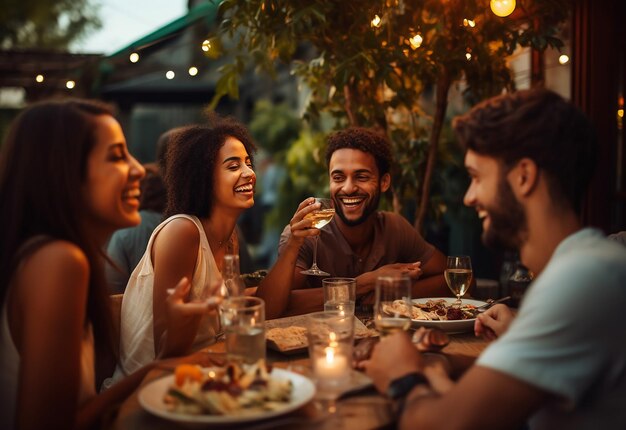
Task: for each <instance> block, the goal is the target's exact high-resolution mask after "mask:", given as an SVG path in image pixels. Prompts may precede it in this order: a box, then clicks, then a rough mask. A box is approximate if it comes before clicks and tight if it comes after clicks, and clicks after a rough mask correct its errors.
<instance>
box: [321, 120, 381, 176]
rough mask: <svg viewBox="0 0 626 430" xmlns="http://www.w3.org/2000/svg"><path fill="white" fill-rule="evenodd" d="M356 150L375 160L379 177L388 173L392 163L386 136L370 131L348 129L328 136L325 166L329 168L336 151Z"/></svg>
mask: <svg viewBox="0 0 626 430" xmlns="http://www.w3.org/2000/svg"><path fill="white" fill-rule="evenodd" d="M344 148H349V149H358V150H360V151H363V152H367V153H368V154H372V156H373V157H374V159H375V160H376V167H378V173H379V174H380V176H382V175H384V174H385V173H389V169H390V168H391V163H392V159H393V157H392V155H391V145H390V144H389V140H388V139H387V136H385V135H383V134H381V133H378V132H376V131H374V130H372V129H368V128H362V127H350V128H347V129H345V130H340V131H336V132H334V133H332V134H331V135H330V136H328V146H327V147H326V165H327V166H330V158H331V157H332V155H333V153H334V152H335V151H337V150H338V149H344Z"/></svg>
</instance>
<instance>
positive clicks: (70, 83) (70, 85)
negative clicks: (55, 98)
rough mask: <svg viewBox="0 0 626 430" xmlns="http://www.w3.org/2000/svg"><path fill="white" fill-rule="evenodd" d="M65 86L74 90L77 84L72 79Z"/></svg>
mask: <svg viewBox="0 0 626 430" xmlns="http://www.w3.org/2000/svg"><path fill="white" fill-rule="evenodd" d="M65 86H66V87H67V89H68V90H72V89H74V87H75V86H76V82H74V81H72V80H71V79H70V80H69V81H67V82H66V83H65Z"/></svg>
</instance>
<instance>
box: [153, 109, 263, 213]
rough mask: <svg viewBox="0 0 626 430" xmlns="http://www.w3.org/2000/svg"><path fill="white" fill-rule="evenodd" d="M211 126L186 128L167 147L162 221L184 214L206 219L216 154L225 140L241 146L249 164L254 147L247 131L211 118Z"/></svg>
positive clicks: (209, 204)
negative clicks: (165, 191) (165, 192)
mask: <svg viewBox="0 0 626 430" xmlns="http://www.w3.org/2000/svg"><path fill="white" fill-rule="evenodd" d="M211 122H212V124H211V125H196V126H190V127H186V128H184V129H183V130H181V131H180V132H177V133H176V134H175V135H174V136H173V137H172V140H171V141H170V143H169V144H168V145H167V154H166V157H165V165H166V168H165V177H164V180H165V187H166V189H167V206H166V209H165V217H166V218H167V217H170V216H172V215H175V214H179V213H185V214H189V215H195V216H197V217H199V218H205V217H208V216H209V215H210V214H211V210H212V209H213V195H214V190H213V174H214V172H215V167H216V164H217V154H218V152H219V150H220V148H221V147H222V146H223V145H224V143H225V142H226V140H227V139H228V138H229V137H232V138H235V139H238V140H239V141H241V143H243V146H244V147H245V148H246V152H247V153H248V155H249V156H250V160H251V161H253V154H254V152H255V151H256V145H255V143H254V141H253V140H252V137H250V134H249V133H248V130H247V129H246V128H245V127H244V126H243V125H242V124H240V123H239V122H237V121H236V120H234V119H232V118H221V117H214V118H212V121H211Z"/></svg>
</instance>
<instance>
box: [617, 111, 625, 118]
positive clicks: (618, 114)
mask: <svg viewBox="0 0 626 430" xmlns="http://www.w3.org/2000/svg"><path fill="white" fill-rule="evenodd" d="M617 116H619V117H620V118H624V109H618V110H617Z"/></svg>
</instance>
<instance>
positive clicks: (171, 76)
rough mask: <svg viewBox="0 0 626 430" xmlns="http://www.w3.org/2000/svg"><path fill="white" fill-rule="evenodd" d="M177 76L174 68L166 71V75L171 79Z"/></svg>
mask: <svg viewBox="0 0 626 430" xmlns="http://www.w3.org/2000/svg"><path fill="white" fill-rule="evenodd" d="M175 76H176V73H174V71H173V70H168V71H167V73H165V77H166V78H167V79H169V80H172V79H174V77H175Z"/></svg>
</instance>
